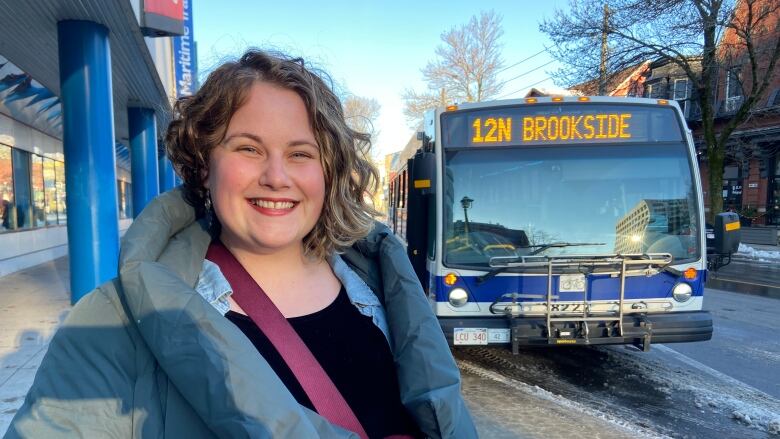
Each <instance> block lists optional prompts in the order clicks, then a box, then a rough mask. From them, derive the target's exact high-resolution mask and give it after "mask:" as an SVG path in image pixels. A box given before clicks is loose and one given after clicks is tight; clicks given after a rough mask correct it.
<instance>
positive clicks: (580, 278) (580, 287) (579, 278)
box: [558, 274, 585, 293]
mask: <svg viewBox="0 0 780 439" xmlns="http://www.w3.org/2000/svg"><path fill="white" fill-rule="evenodd" d="M558 291H560V292H562V293H567V292H568V293H571V292H582V291H585V275H584V274H562V275H561V279H560V281H559V283H558Z"/></svg>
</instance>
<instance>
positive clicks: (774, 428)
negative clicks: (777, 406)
mask: <svg viewBox="0 0 780 439" xmlns="http://www.w3.org/2000/svg"><path fill="white" fill-rule="evenodd" d="M766 431H767V432H768V433H769V434H776V435H780V418H777V419H775V420H773V421H770V422H769V423H768V424H767V426H766Z"/></svg>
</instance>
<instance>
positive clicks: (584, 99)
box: [577, 96, 590, 102]
mask: <svg viewBox="0 0 780 439" xmlns="http://www.w3.org/2000/svg"><path fill="white" fill-rule="evenodd" d="M577 100H578V101H580V102H588V101H590V98H589V97H588V96H580V97H578V98H577Z"/></svg>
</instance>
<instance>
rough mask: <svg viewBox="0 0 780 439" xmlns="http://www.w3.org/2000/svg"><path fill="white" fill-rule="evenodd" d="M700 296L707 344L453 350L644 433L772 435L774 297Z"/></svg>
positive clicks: (778, 356) (777, 431)
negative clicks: (709, 327)
mask: <svg viewBox="0 0 780 439" xmlns="http://www.w3.org/2000/svg"><path fill="white" fill-rule="evenodd" d="M705 297H706V298H705V308H706V309H709V310H710V311H711V312H712V315H713V322H714V327H715V335H714V337H713V340H711V341H709V342H702V343H686V344H668V345H653V348H652V350H651V351H650V352H649V353H643V352H639V351H638V350H636V349H634V348H631V347H623V346H611V347H594V348H576V347H574V348H572V349H560V348H559V349H526V350H523V351H521V353H520V355H517V356H513V355H512V354H511V352H509V351H508V350H507V349H503V348H465V349H464V348H460V349H455V355H456V358H457V359H459V361H461V364H468V365H474V366H476V367H480V368H483V369H484V370H488V371H490V372H491V373H495V374H498V375H500V376H501V377H504V378H506V379H511V380H516V381H517V382H521V383H523V384H525V385H527V386H530V387H538V388H540V389H542V390H544V391H546V392H549V393H550V394H552V395H558V398H559V399H560V400H561V401H560V402H561V403H562V404H565V403H566V402H572V403H574V404H576V405H577V406H578V407H586V408H588V409H590V410H592V411H593V412H594V413H603V414H604V416H606V417H611V419H612V421H613V423H615V422H617V423H620V422H621V421H622V422H625V423H626V424H627V425H631V426H634V428H636V429H639V430H641V431H644V432H647V431H648V430H649V431H651V432H654V433H655V434H658V435H660V436H668V437H675V438H700V437H701V438H708V439H709V438H736V437H739V438H767V437H778V435H780V386H779V385H778V381H780V380H778V378H780V372H778V371H780V342H778V341H777V340H776V337H775V335H776V330H777V328H778V327H780V323H778V322H780V300H778V299H772V298H767V297H759V296H754V295H746V294H737V293H731V292H726V291H718V290H708V291H706V296H705ZM464 370H465V371H468V368H465V369H464ZM596 416H598V415H596ZM641 431H640V433H641ZM770 432H774V433H770Z"/></svg>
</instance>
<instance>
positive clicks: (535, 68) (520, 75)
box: [500, 59, 555, 87]
mask: <svg viewBox="0 0 780 439" xmlns="http://www.w3.org/2000/svg"><path fill="white" fill-rule="evenodd" d="M554 62H555V60H554V59H552V60H550V61H548V62H546V63H544V64H542V65H540V66H538V67H534V68H533V69H531V70H527V71H525V72H523V73H521V74H519V75H517V76H515V77H513V78H510V79H507V80H506V81H502V82H501V85H500V87H503V86H505V85H506V84H507V83H509V82H512V81H514V80H515V79H519V78H522V77H523V76H525V75H527V74H529V73H533V72H535V71H537V70H539V69H541V68H542V67H546V66H549V65H550V64H552V63H554Z"/></svg>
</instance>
